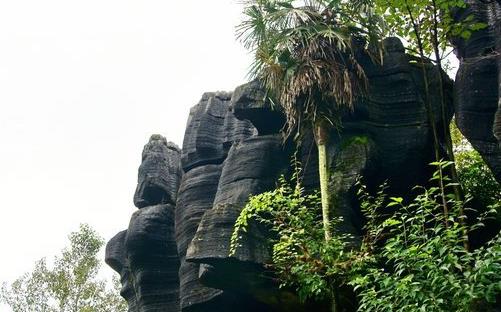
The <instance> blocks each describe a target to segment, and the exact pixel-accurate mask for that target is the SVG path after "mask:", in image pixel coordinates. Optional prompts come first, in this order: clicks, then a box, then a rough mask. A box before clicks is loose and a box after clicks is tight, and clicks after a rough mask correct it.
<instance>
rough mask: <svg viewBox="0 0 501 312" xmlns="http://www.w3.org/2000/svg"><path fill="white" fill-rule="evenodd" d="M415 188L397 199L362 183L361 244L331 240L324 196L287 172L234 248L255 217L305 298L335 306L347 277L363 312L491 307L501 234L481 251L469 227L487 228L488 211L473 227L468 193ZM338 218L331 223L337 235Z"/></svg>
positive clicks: (245, 219) (286, 278)
mask: <svg viewBox="0 0 501 312" xmlns="http://www.w3.org/2000/svg"><path fill="white" fill-rule="evenodd" d="M435 165H437V166H441V167H442V168H444V167H446V166H448V165H450V163H447V162H437V163H435ZM435 177H437V175H435ZM444 182H446V183H447V180H445V181H444ZM417 190H418V191H419V195H418V196H416V198H414V199H413V200H412V201H410V202H409V203H404V201H403V199H402V198H399V197H392V198H389V197H388V196H387V195H386V194H385V189H384V186H382V187H381V188H380V189H379V191H378V192H377V194H375V195H374V196H372V195H370V194H369V193H368V192H367V190H366V188H365V187H363V186H362V185H361V186H360V192H359V195H360V198H361V208H362V210H363V211H364V213H365V215H366V217H367V223H366V227H365V230H366V235H365V237H364V240H363V243H362V246H361V247H360V248H357V249H353V246H352V245H351V244H350V243H349V242H350V241H351V239H352V237H350V236H349V235H346V234H342V233H337V235H334V236H333V238H332V239H331V240H330V241H328V242H326V241H325V240H324V235H323V228H322V222H321V205H320V200H319V197H318V195H316V194H313V195H310V194H305V193H304V191H303V190H302V189H301V187H300V186H295V187H291V186H289V185H288V183H287V182H286V181H285V180H284V179H283V178H282V179H281V180H280V183H279V186H278V188H277V189H275V190H273V191H270V192H266V193H263V194H260V195H257V196H253V197H251V198H250V200H249V203H248V204H247V205H246V206H245V208H244V209H243V211H242V213H241V215H240V217H239V218H238V220H237V222H236V225H235V229H234V233H233V236H232V239H231V252H232V253H234V252H235V251H236V248H238V246H239V245H238V244H239V240H240V238H241V235H242V233H243V232H245V231H246V229H247V228H248V225H249V223H250V222H253V221H255V222H260V223H262V224H265V225H266V226H267V227H268V228H269V229H270V231H271V232H272V234H273V238H272V239H270V241H269V243H270V248H272V250H273V253H272V255H273V256H272V263H271V267H272V268H273V269H274V270H275V272H276V274H277V276H278V278H279V279H280V281H281V286H288V287H293V288H295V289H296V291H297V293H298V295H299V297H300V299H302V300H305V299H307V298H314V299H329V300H331V301H332V302H333V306H335V304H336V301H338V299H339V298H337V296H338V294H339V293H338V291H337V290H338V289H339V287H340V286H342V285H347V284H348V285H351V286H352V287H353V289H354V291H355V292H356V294H357V296H358V299H359V308H358V310H359V311H431V312H433V311H471V310H472V307H473V306H478V305H479V304H480V303H485V302H486V303H491V304H493V303H494V302H495V301H496V296H498V295H499V294H501V234H498V235H497V236H496V237H495V238H494V239H492V240H491V241H490V242H489V243H488V244H487V245H485V246H484V247H482V248H479V249H477V250H473V251H471V250H468V248H467V244H466V242H467V241H466V240H467V239H466V233H467V232H468V231H471V230H473V229H475V228H477V227H480V226H482V221H483V220H484V218H486V217H487V215H488V214H487V213H484V214H482V215H481V217H479V219H478V220H476V222H474V223H475V224H474V225H473V226H468V225H466V222H464V217H463V216H462V214H463V211H464V210H465V209H467V204H468V200H466V201H465V202H461V201H457V200H455V197H454V196H453V195H445V197H444V196H443V194H445V192H444V191H445V190H443V189H439V188H437V187H430V188H423V187H419V188H417ZM444 202H445V203H446V207H445V209H444ZM492 210H493V207H491V209H490V210H489V213H492ZM383 211H386V214H385V213H383ZM388 211H394V212H393V213H391V214H389V213H388ZM339 222H341V220H340V219H335V220H333V222H332V224H333V230H334V233H336V232H335V229H336V225H338V224H339Z"/></svg>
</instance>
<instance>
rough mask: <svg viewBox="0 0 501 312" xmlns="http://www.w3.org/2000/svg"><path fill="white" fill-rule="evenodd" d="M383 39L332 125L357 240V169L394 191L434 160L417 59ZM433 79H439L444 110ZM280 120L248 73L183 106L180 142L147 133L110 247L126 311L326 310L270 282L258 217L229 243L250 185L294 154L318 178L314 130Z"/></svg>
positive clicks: (344, 208)
mask: <svg viewBox="0 0 501 312" xmlns="http://www.w3.org/2000/svg"><path fill="white" fill-rule="evenodd" d="M384 45H385V56H384V62H383V64H382V65H380V64H374V63H372V62H371V61H370V58H369V57H367V56H364V55H361V56H360V58H361V63H362V64H363V66H364V68H365V70H366V74H367V77H368V85H369V88H368V92H367V94H365V95H364V96H361V97H359V98H358V100H357V101H356V103H355V108H354V111H353V112H346V114H345V115H343V116H342V121H343V128H342V129H341V130H340V131H338V130H333V131H332V133H330V138H331V140H330V144H329V146H328V150H329V155H330V159H329V164H330V168H331V173H332V175H331V182H330V185H329V190H330V193H331V194H333V196H332V201H333V203H332V204H333V206H335V207H336V211H338V213H340V214H341V216H342V217H343V220H344V221H343V223H342V224H341V225H340V230H342V231H345V232H349V233H351V234H353V237H354V242H353V243H354V244H358V243H359V242H360V241H359V239H360V235H361V233H362V226H363V218H362V216H361V212H360V209H359V205H358V201H357V197H356V192H355V185H356V181H357V179H358V177H359V176H363V177H364V180H365V182H366V183H367V184H368V185H369V187H371V186H374V187H375V186H377V185H379V184H381V183H382V182H384V181H385V180H388V181H389V189H388V191H389V192H390V193H395V194H402V193H404V194H405V193H407V194H410V193H409V192H410V190H411V188H412V187H413V186H414V185H417V184H425V183H426V182H427V181H428V177H429V176H430V173H431V170H433V169H432V168H431V167H430V166H429V165H428V163H429V162H431V161H433V160H434V157H435V156H434V144H433V134H432V130H431V129H432V125H431V124H430V122H429V119H428V115H427V111H426V102H425V98H426V97H425V85H424V79H423V76H422V69H421V68H420V67H418V65H416V64H415V63H416V62H414V60H413V59H412V58H411V57H410V56H409V55H407V54H405V51H404V48H403V45H402V43H401V42H400V40H398V39H396V38H389V39H387V40H385V42H384ZM425 66H430V67H431V66H432V65H431V64H426V65H425ZM428 72H429V76H428V77H427V78H428V81H429V83H430V85H429V89H430V90H431V94H430V96H429V98H430V99H431V100H432V101H431V107H432V109H433V112H434V115H435V116H436V117H437V118H436V119H435V122H436V124H435V125H434V126H435V127H436V128H438V129H439V131H440V132H443V131H442V130H443V129H440V127H441V124H442V118H443V119H445V120H446V121H450V119H451V118H452V114H453V104H452V81H451V80H449V79H448V78H447V77H446V76H445V74H444V75H443V77H441V78H442V79H438V78H439V77H436V75H433V71H431V70H430V71H428ZM440 80H442V82H445V86H446V89H445V99H444V100H445V103H446V109H445V110H444V111H445V116H442V112H443V111H442V109H441V106H440V105H441V103H440V102H441V101H440V99H439V97H438V90H439V84H440ZM458 105H459V106H461V105H463V104H456V107H457V106H458ZM460 118H461V117H459V118H458V119H460ZM284 120H285V119H284V117H283V116H282V114H281V113H280V112H279V111H276V110H274V109H273V108H272V107H271V104H270V103H269V102H267V101H266V96H265V92H264V90H263V88H262V86H261V85H260V84H259V82H257V81H253V82H250V83H247V84H245V85H242V86H239V87H238V88H237V89H236V90H235V91H234V92H233V93H225V92H214V93H205V94H204V95H203V96H202V99H201V100H200V102H199V103H198V104H197V105H195V106H194V107H193V108H192V109H191V111H190V115H189V119H188V123H187V127H186V132H185V137H184V142H183V148H182V151H180V150H179V149H177V148H176V147H175V146H174V145H173V144H170V143H167V142H166V140H165V139H164V138H163V137H161V136H152V138H151V139H150V142H149V143H148V144H147V145H146V146H145V149H144V151H143V159H142V164H141V166H140V168H139V178H138V187H137V190H136V195H135V196H134V203H135V204H136V206H137V207H138V208H140V209H139V210H138V211H137V212H136V213H134V215H133V216H132V219H131V222H130V225H129V228H128V229H127V230H126V231H123V232H120V233H119V234H117V236H115V237H114V238H113V239H112V240H111V241H110V242H109V243H108V246H107V251H106V261H107V263H108V264H109V265H110V266H111V267H112V268H113V269H114V270H115V271H117V272H119V273H120V276H121V281H122V286H123V288H122V292H121V294H122V296H123V297H124V298H125V299H126V300H127V302H128V303H129V309H130V311H131V312H143V311H183V312H188V311H190V312H191V311H203V312H211V311H242V312H244V311H324V310H325V311H328V310H329V308H328V307H327V306H323V305H322V303H313V302H308V303H300V302H299V300H298V298H297V296H296V295H295V294H294V292H292V291H290V290H288V289H280V288H279V287H278V285H277V281H276V280H275V279H274V278H273V274H272V273H271V272H268V271H267V270H265V267H266V263H269V262H270V250H269V249H268V246H267V245H266V243H265V239H266V237H267V235H268V233H267V231H266V228H263V227H261V226H259V225H257V224H252V225H251V227H250V230H249V231H248V232H247V234H246V235H244V237H243V239H242V241H241V243H242V244H241V245H242V246H241V247H240V248H238V249H237V252H236V253H235V254H234V255H232V256H231V257H230V255H229V245H230V236H231V233H232V231H233V226H234V223H235V221H236V219H237V217H238V215H239V213H240V211H241V210H242V209H243V207H244V205H245V204H246V202H247V200H248V198H249V196H251V195H253V194H259V193H262V192H265V191H267V190H271V189H273V188H274V187H275V186H276V183H277V180H278V179H279V177H280V176H281V175H285V176H290V175H291V174H292V172H295V168H294V166H292V165H291V160H292V157H293V155H294V157H296V159H299V160H301V162H302V164H303V170H302V171H301V177H302V181H303V185H304V186H305V188H306V189H307V190H312V189H315V188H317V187H318V174H317V170H318V163H317V155H316V153H317V151H316V147H315V145H314V143H313V139H312V137H311V136H308V135H306V136H304V137H303V138H302V144H301V145H300V146H299V147H297V148H298V150H297V151H296V146H295V145H294V144H292V143H291V140H285V141H284V139H283V138H282V136H281V134H280V130H281V128H282V127H283V124H284ZM467 123H468V122H465V125H466V124H467ZM491 135H492V133H491ZM439 145H440V146H442V145H443V144H442V142H439ZM440 152H442V151H440ZM350 309H353V307H349V306H346V307H345V310H346V311H351V310H350Z"/></svg>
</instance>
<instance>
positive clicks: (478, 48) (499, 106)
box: [453, 0, 501, 182]
mask: <svg viewBox="0 0 501 312" xmlns="http://www.w3.org/2000/svg"><path fill="white" fill-rule="evenodd" d="M466 3H467V4H468V7H467V8H466V9H465V10H461V11H459V12H458V13H457V16H456V19H457V20H464V19H465V18H466V17H467V16H470V15H472V16H474V17H475V20H476V21H478V22H483V23H486V24H487V25H488V26H487V27H486V28H484V29H481V30H479V31H476V32H473V33H472V35H471V37H470V38H469V39H467V40H464V39H460V38H455V39H454V40H453V44H454V45H455V47H456V49H455V52H456V55H457V57H458V59H459V61H460V66H459V70H458V72H457V75H456V81H455V111H456V122H457V125H458V128H459V129H460V130H461V132H462V133H463V134H464V136H465V137H466V138H467V139H468V141H470V143H471V144H472V145H473V147H474V148H475V149H476V150H477V151H478V152H479V153H480V154H481V155H482V157H483V158H484V160H485V162H486V163H487V165H489V167H490V168H491V170H492V172H493V173H494V176H495V177H496V179H497V180H498V182H501V148H500V146H501V145H500V142H501V92H500V88H501V78H500V77H501V76H500V75H501V55H500V53H501V52H500V51H501V4H500V3H499V2H496V1H481V0H468V1H466ZM495 136H497V139H496V137H495Z"/></svg>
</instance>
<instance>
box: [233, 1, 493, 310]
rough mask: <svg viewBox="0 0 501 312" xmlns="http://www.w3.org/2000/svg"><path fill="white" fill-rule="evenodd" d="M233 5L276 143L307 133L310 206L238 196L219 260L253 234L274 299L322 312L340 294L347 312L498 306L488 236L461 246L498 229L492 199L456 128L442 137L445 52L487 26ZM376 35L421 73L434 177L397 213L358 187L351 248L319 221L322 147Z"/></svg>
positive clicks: (368, 8) (333, 5)
mask: <svg viewBox="0 0 501 312" xmlns="http://www.w3.org/2000/svg"><path fill="white" fill-rule="evenodd" d="M245 6H246V8H245V11H244V14H245V16H246V19H245V20H244V22H242V24H241V26H240V28H239V35H240V38H241V39H242V41H243V42H244V44H245V46H246V47H247V48H249V49H250V50H251V51H252V52H253V53H254V54H255V63H254V65H253V67H252V68H251V75H252V76H253V77H256V78H258V79H260V80H261V81H262V82H263V84H264V86H265V88H266V90H267V92H268V93H267V94H268V96H269V98H270V100H271V102H272V103H273V104H274V105H275V107H276V108H277V109H279V110H281V111H282V112H283V113H284V114H285V116H286V119H287V123H286V126H285V127H284V134H285V135H284V137H285V138H287V137H289V135H290V134H291V133H297V135H296V136H295V137H294V138H295V139H296V142H297V143H298V144H300V143H301V141H300V138H301V135H302V134H304V132H305V131H312V132H313V135H314V138H315V142H316V144H317V147H318V151H319V177H320V181H319V182H320V193H319V194H316V193H315V194H307V193H305V192H304V190H303V189H302V188H301V183H300V181H298V180H297V178H296V177H294V178H293V179H292V182H290V181H286V180H285V179H284V178H283V179H282V180H281V181H280V183H279V185H278V187H277V188H276V189H275V190H273V191H270V192H266V193H263V194H259V195H256V196H253V197H251V198H250V200H249V203H248V204H247V206H246V207H245V208H244V209H243V211H242V213H241V215H240V217H239V218H238V220H237V222H236V225H235V231H234V233H233V237H232V240H231V244H232V248H231V252H232V253H234V252H235V251H236V250H237V248H238V246H239V241H240V239H241V236H242V235H243V233H244V232H245V231H246V229H247V228H248V226H249V224H250V223H251V222H259V223H262V224H264V225H266V226H267V227H268V229H269V230H270V232H271V239H270V240H269V243H270V248H271V249H272V264H271V265H272V266H273V268H274V271H275V272H276V274H277V276H278V277H279V280H280V282H281V284H282V286H285V287H292V288H294V289H295V290H296V291H297V293H298V295H299V297H300V298H301V299H302V300H306V299H308V298H310V299H317V300H326V299H327V300H328V301H330V302H331V307H332V311H340V305H341V302H343V300H344V299H343V296H344V295H345V294H346V289H347V288H348V289H349V287H347V286H348V285H349V286H351V287H352V291H354V292H355V293H356V295H357V297H358V301H359V305H358V310H359V311H471V310H475V309H478V311H484V310H485V309H487V306H488V305H490V304H493V303H495V302H496V297H497V296H499V295H500V294H501V247H500V243H501V237H500V234H498V235H496V236H495V237H494V238H493V239H491V240H490V241H489V242H488V243H487V244H485V245H483V246H482V247H480V248H477V249H473V248H472V247H471V246H470V242H469V235H470V234H471V233H472V232H474V231H476V230H478V229H479V228H482V227H483V226H484V221H485V220H487V219H489V218H499V212H498V210H499V206H500V205H501V187H500V185H499V184H498V183H497V182H496V180H495V179H494V177H493V176H492V174H491V172H490V170H489V169H488V168H487V166H486V165H485V163H484V162H483V160H482V159H481V157H480V156H479V154H478V153H476V152H475V151H474V150H473V149H472V148H471V146H469V145H468V143H467V141H466V140H465V139H464V138H461V136H460V134H459V132H458V131H457V129H456V128H454V127H452V133H451V128H450V125H449V121H448V120H447V118H446V115H447V114H446V112H447V110H448V109H449V108H448V107H447V104H446V95H445V91H444V90H445V88H446V86H445V84H446V82H445V81H446V77H445V74H444V70H445V69H447V66H448V65H447V59H446V58H447V55H448V54H449V53H450V52H451V48H450V46H449V40H450V39H451V38H453V37H461V38H463V39H466V40H467V39H468V38H470V36H471V35H472V33H473V32H474V31H477V30H479V29H482V28H484V27H486V25H485V24H483V23H479V22H477V21H475V19H474V17H473V16H468V17H466V18H465V19H464V20H461V21H457V20H454V19H453V17H452V16H453V12H454V11H457V10H461V9H464V8H465V7H466V4H465V2H464V1H463V0H357V1H343V0H308V1H306V0H305V1H293V0H284V1H274V0H249V1H245ZM389 35H393V36H399V37H400V38H402V39H404V40H405V42H406V44H407V46H406V48H407V52H408V53H409V54H411V55H414V56H415V58H413V60H414V62H415V63H417V64H418V65H419V66H420V68H421V71H422V77H423V80H424V81H423V82H424V89H425V90H424V99H423V101H424V104H425V110H426V113H427V119H428V124H429V125H430V127H431V134H432V137H433V145H434V151H435V154H434V157H435V161H434V162H433V163H432V165H433V166H435V169H436V171H435V174H434V175H433V176H431V177H430V183H429V184H428V185H427V186H416V187H415V189H414V191H415V193H417V195H415V196H414V197H413V198H411V199H410V200H408V201H404V199H403V198H402V197H403V196H404V195H403V194H402V197H389V196H388V195H387V194H386V190H385V186H382V187H381V188H380V189H379V191H377V193H376V194H370V192H368V191H367V189H366V188H365V187H364V186H363V185H362V184H361V185H360V192H359V197H360V206H361V208H362V210H363V212H364V213H365V216H366V218H367V222H366V225H365V234H364V237H363V238H362V239H357V238H356V237H352V236H351V235H349V234H346V233H340V232H339V231H337V230H336V225H338V224H339V223H340V222H343V220H341V219H339V218H332V217H331V212H332V211H335V209H336V207H331V204H332V201H331V200H330V196H331V195H332V194H329V192H328V189H327V185H328V182H329V168H328V166H327V159H328V155H327V153H326V148H325V146H326V144H327V143H328V139H329V138H328V133H330V132H331V131H330V130H331V129H332V128H335V129H337V130H338V131H341V129H342V124H341V118H340V116H341V115H342V112H343V111H346V110H349V109H350V108H351V107H352V106H353V103H354V100H355V98H356V97H357V96H360V95H364V93H365V91H366V89H365V85H366V83H367V81H366V77H365V73H364V70H363V68H362V67H361V66H360V64H359V63H358V61H357V58H356V55H357V53H360V52H363V53H364V54H366V55H370V56H371V57H372V59H373V61H374V62H378V61H380V60H381V58H380V56H381V53H384V52H383V51H381V49H380V47H379V43H380V42H381V40H382V38H383V37H384V36H389ZM430 73H432V74H434V75H436V77H438V79H439V86H441V87H439V91H440V92H439V97H440V98H439V99H438V100H439V102H440V110H441V114H440V116H436V115H435V114H436V112H434V111H433V109H432V107H431V100H432V99H431V95H430V94H431V92H430V90H429V81H428V77H430V76H429V74H430ZM390 182H391V181H390ZM473 196H474V197H475V198H473ZM472 207H475V208H477V209H478V210H477V211H476V212H472V210H473V209H471V208H472ZM467 215H468V216H470V219H468V220H467V217H466V216H467ZM348 293H349V291H348Z"/></svg>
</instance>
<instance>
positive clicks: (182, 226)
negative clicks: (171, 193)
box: [176, 165, 222, 311]
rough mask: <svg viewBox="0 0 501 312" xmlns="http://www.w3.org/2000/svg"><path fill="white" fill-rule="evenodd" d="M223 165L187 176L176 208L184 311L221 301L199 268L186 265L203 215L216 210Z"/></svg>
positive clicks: (207, 166)
mask: <svg viewBox="0 0 501 312" xmlns="http://www.w3.org/2000/svg"><path fill="white" fill-rule="evenodd" d="M221 168H222V167H221V165H204V166H200V167H195V168H193V169H191V170H190V171H188V172H187V173H185V175H184V176H183V179H182V182H181V187H180V189H179V196H178V199H177V205H176V237H177V248H178V253H179V256H180V259H181V267H180V270H179V278H180V300H181V308H182V310H183V311H188V310H190V309H196V307H197V306H199V305H200V304H204V303H207V302H209V301H213V300H217V297H218V296H220V295H222V291H221V290H217V289H213V288H208V287H205V286H203V285H202V284H201V283H200V281H199V278H198V272H199V265H198V264H195V263H187V262H186V261H185V255H186V250H187V249H188V245H189V243H190V242H191V240H192V239H193V237H194V236H195V233H196V231H197V228H198V225H199V223H200V220H201V219H202V216H203V214H204V213H205V212H206V211H207V210H210V209H212V203H213V202H214V197H215V194H216V191H217V185H218V183H219V177H220V175H221Z"/></svg>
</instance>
